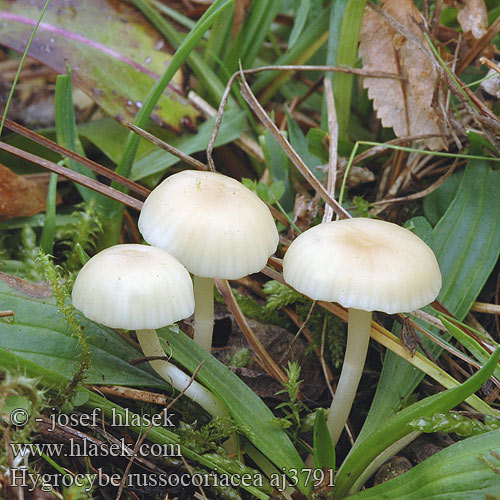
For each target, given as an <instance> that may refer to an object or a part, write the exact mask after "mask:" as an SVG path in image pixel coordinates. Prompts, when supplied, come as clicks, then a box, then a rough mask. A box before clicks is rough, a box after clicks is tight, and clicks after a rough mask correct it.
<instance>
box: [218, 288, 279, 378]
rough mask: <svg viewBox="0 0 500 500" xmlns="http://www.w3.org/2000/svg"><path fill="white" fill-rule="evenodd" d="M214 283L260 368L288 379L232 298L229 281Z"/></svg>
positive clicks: (274, 376) (276, 376)
mask: <svg viewBox="0 0 500 500" xmlns="http://www.w3.org/2000/svg"><path fill="white" fill-rule="evenodd" d="M214 281H215V284H216V286H217V288H218V290H219V292H220V294H221V295H222V298H223V299H224V302H225V303H226V304H227V306H228V307H229V309H230V310H231V313H232V314H233V317H234V319H235V320H236V322H237V323H238V326H239V327H240V328H241V331H242V332H243V334H244V335H245V338H246V339H247V341H248V343H249V344H250V345H251V346H252V349H253V350H254V351H255V354H256V355H257V357H258V358H259V360H260V362H261V363H262V368H264V370H265V371H266V372H267V373H268V374H269V375H270V376H271V377H273V378H275V379H276V380H279V381H280V382H281V383H284V382H286V381H287V380H288V379H287V377H286V375H285V374H284V373H283V370H281V369H280V367H279V366H278V365H277V364H276V363H275V362H274V360H273V358H271V356H270V355H269V353H268V352H267V351H266V348H265V347H264V346H263V345H262V343H261V341H260V340H259V339H258V338H257V336H256V335H255V333H254V332H253V330H252V329H251V328H250V325H249V324H248V322H247V320H246V318H245V315H244V314H243V312H242V311H241V309H240V306H239V305H238V303H237V302H236V299H235V298H234V295H233V292H232V290H231V287H230V286H229V282H228V281H227V280H223V279H215V280H214Z"/></svg>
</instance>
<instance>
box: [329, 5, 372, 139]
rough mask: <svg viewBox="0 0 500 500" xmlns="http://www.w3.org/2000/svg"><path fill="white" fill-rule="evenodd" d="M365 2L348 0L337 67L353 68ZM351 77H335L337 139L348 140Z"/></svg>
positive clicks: (338, 75) (343, 74)
mask: <svg viewBox="0 0 500 500" xmlns="http://www.w3.org/2000/svg"><path fill="white" fill-rule="evenodd" d="M365 5H366V0H349V3H348V5H347V7H346V8H345V11H344V16H343V21H342V28H341V32H340V39H339V44H338V50H337V61H336V65H338V66H348V67H354V66H355V64H356V58H357V55H358V41H359V31H360V29H361V23H362V21H363V13H364V10H365ZM353 81H354V76H353V75H348V74H345V73H339V74H337V75H335V82H334V85H333V94H334V96H335V108H336V110H337V121H338V127H339V139H344V140H347V139H349V133H348V128H349V119H350V116H351V96H352V84H353Z"/></svg>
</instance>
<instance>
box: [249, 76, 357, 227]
mask: <svg viewBox="0 0 500 500" xmlns="http://www.w3.org/2000/svg"><path fill="white" fill-rule="evenodd" d="M240 75H241V95H242V96H243V98H244V99H245V101H246V102H247V103H248V105H249V106H250V107H251V108H252V110H253V112H254V113H255V114H256V115H257V116H258V118H259V119H260V121H261V122H262V123H263V124H264V126H265V127H266V128H267V129H268V130H269V132H270V133H271V135H272V136H273V137H274V138H275V139H276V141H277V142H278V143H279V144H280V146H281V148H282V149H283V151H284V152H285V154H286V155H287V156H288V158H290V160H291V161H292V163H293V164H294V165H295V166H296V167H297V169H298V170H299V172H300V173H301V174H302V175H303V176H304V178H305V179H306V180H307V181H308V182H309V184H310V185H311V186H312V187H313V188H314V189H315V190H316V191H317V192H318V193H319V194H320V196H321V197H322V198H323V200H324V201H325V203H328V204H329V205H331V206H332V207H333V209H334V211H335V213H336V214H337V215H339V216H340V217H341V218H342V219H346V218H351V215H350V214H349V212H347V210H345V209H344V208H343V207H342V206H341V205H340V204H339V203H338V202H337V200H335V199H334V198H333V197H332V196H331V195H330V193H329V192H328V191H327V190H326V189H325V187H324V186H323V185H322V184H321V183H320V182H319V181H318V179H317V178H316V177H315V175H314V174H313V173H312V172H311V170H310V169H309V167H308V166H307V165H306V164H305V163H304V161H303V160H302V158H301V157H300V156H299V155H298V154H297V152H296V151H295V150H294V149H293V147H292V146H291V144H290V143H289V142H288V141H287V140H286V138H285V137H284V136H283V135H282V134H281V133H280V131H279V130H278V128H277V127H276V125H275V124H274V122H273V121H272V120H271V119H270V118H269V116H268V115H267V113H266V112H265V110H264V108H263V107H262V106H261V105H260V103H259V102H258V100H257V98H256V97H255V95H254V94H253V92H252V91H251V89H250V87H249V86H248V84H247V82H246V80H245V75H244V74H243V72H241V73H240Z"/></svg>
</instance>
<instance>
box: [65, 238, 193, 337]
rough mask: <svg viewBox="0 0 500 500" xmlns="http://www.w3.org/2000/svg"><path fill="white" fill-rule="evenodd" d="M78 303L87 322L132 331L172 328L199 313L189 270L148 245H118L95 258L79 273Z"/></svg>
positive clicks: (75, 290)
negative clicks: (168, 326)
mask: <svg viewBox="0 0 500 500" xmlns="http://www.w3.org/2000/svg"><path fill="white" fill-rule="evenodd" d="M72 299H73V305H74V306H75V307H76V308H77V309H78V310H80V311H81V312H82V313H83V314H84V315H85V316H86V317H87V318H89V319H91V320H93V321H96V322H98V323H101V324H103V325H106V326H109V327H111V328H124V329H127V330H139V329H154V328H160V327H162V326H166V325H171V324H172V323H175V322H176V321H179V320H180V319H183V318H187V317H188V316H191V314H193V311H194V295H193V283H192V281H191V277H190V276H189V273H188V271H187V270H186V268H185V267H184V266H183V265H182V264H181V263H180V262H178V261H177V260H176V259H174V258H173V257H172V256H171V255H169V254H168V253H167V252H165V251H164V250H161V249H159V248H154V247H150V246H145V245H116V246H113V247H110V248H107V249H106V250H103V251H102V252H99V253H98V254H96V255H94V257H92V258H91V259H90V260H89V261H88V262H87V263H86V264H85V265H84V266H83V268H82V269H81V271H80V273H79V274H78V276H77V278H76V281H75V284H74V286H73V292H72Z"/></svg>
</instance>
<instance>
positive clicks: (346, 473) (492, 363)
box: [335, 348, 500, 500]
mask: <svg viewBox="0 0 500 500" xmlns="http://www.w3.org/2000/svg"><path fill="white" fill-rule="evenodd" d="M499 357H500V348H498V349H497V350H496V351H495V352H494V353H493V354H492V355H491V357H490V359H489V360H488V362H487V363H486V364H485V365H484V366H483V368H481V370H479V371H478V372H477V373H475V374H474V375H473V376H472V377H470V378H469V379H468V380H467V381H465V382H464V383H463V384H462V385H460V386H459V387H455V388H454V389H448V390H447V391H445V392H442V393H438V394H434V395H433V396H429V397H427V398H425V399H423V400H422V401H418V402H417V403H414V404H412V405H411V406H408V407H407V408H405V409H404V410H401V411H400V412H398V413H396V414H395V415H393V416H392V417H390V418H388V419H387V420H386V422H385V423H383V424H381V425H380V427H379V428H378V429H377V430H376V431H374V432H373V433H372V434H370V436H368V437H367V438H366V439H365V440H364V441H363V443H362V444H361V445H359V446H358V447H357V448H355V449H353V450H352V451H351V453H349V455H348V456H347V458H346V459H345V460H344V462H343V463H342V465H341V466H340V468H339V471H338V474H337V476H336V488H335V498H336V499H338V500H341V499H342V498H344V497H345V495H346V493H347V492H348V491H349V489H350V488H351V486H352V485H353V484H354V482H355V481H356V479H357V478H358V477H359V476H360V475H361V474H362V472H363V471H364V470H365V469H366V467H367V466H368V465H369V464H370V462H371V461H372V460H373V459H374V458H376V457H377V456H378V455H379V454H380V453H382V452H383V451H384V450H385V449H386V448H387V447H388V446H390V445H391V444H393V443H395V442H396V441H398V440H400V439H401V438H403V437H404V436H406V435H407V434H410V433H411V432H413V431H414V429H413V428H412V427H410V426H409V425H408V423H409V422H410V421H411V420H413V419H414V418H418V417H420V416H428V415H433V414H434V413H437V412H442V411H447V410H451V409H452V408H454V407H455V406H456V405H458V404H460V403H461V402H462V401H463V400H464V399H466V398H467V397H468V396H470V395H471V394H473V393H474V392H476V391H477V390H478V389H479V388H480V387H481V386H482V385H483V384H484V383H485V382H486V381H487V380H488V379H489V377H490V376H491V375H492V373H493V371H494V369H495V367H496V365H497V364H498V358H499Z"/></svg>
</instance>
